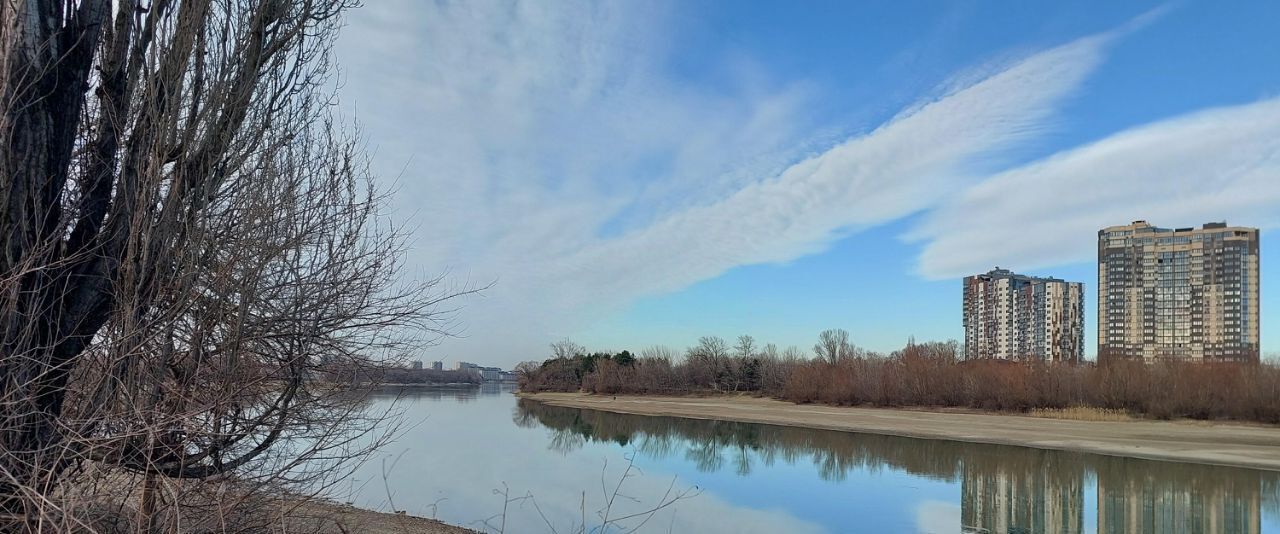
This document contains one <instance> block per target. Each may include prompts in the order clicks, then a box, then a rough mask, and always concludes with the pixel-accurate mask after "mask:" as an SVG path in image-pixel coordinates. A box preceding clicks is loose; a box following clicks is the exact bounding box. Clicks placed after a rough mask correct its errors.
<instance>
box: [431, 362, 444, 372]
mask: <svg viewBox="0 0 1280 534" xmlns="http://www.w3.org/2000/svg"><path fill="white" fill-rule="evenodd" d="M431 370H433V371H443V370H444V362H431Z"/></svg>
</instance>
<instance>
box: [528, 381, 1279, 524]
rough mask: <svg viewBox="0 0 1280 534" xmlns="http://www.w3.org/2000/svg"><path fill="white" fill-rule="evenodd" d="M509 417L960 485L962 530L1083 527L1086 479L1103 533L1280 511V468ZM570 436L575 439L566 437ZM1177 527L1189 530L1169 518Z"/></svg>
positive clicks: (650, 445)
mask: <svg viewBox="0 0 1280 534" xmlns="http://www.w3.org/2000/svg"><path fill="white" fill-rule="evenodd" d="M516 420H517V422H518V423H520V424H522V425H529V424H531V423H530V422H531V421H536V422H537V424H541V425H543V426H546V427H547V428H549V429H551V430H552V431H553V438H552V447H553V448H555V449H556V450H559V451H561V452H567V451H568V450H573V449H576V448H578V447H581V446H582V445H583V444H584V443H586V442H589V441H590V442H605V441H607V442H615V443H623V444H625V443H632V444H633V445H634V446H635V448H636V450H637V451H638V452H639V453H640V454H642V455H644V456H647V457H651V458H665V457H669V456H672V455H675V454H683V455H684V457H686V458H687V459H689V460H690V461H692V462H693V464H694V465H695V466H696V467H697V468H698V469H699V470H702V471H718V470H720V469H723V468H725V467H726V465H729V464H731V465H732V466H733V468H734V470H735V471H736V472H737V473H738V474H739V475H742V476H746V475H749V474H750V473H751V470H752V469H753V467H754V466H755V465H758V464H764V465H766V466H768V465H773V464H774V463H775V462H777V461H783V462H786V463H787V464H793V465H794V464H797V463H800V462H809V463H812V464H813V465H814V467H815V468H816V470H817V472H818V474H819V476H821V477H822V478H823V479H824V480H829V481H841V480H844V479H845V478H846V477H847V476H848V474H849V473H850V472H851V471H854V470H864V471H870V472H877V471H880V470H883V469H891V470H896V471H904V472H906V473H909V474H912V475H916V476H923V477H928V478H933V479H937V480H942V481H947V482H953V483H954V482H959V483H960V484H961V516H962V521H963V523H964V525H965V530H966V531H967V532H1027V533H1033V532H1070V531H1080V530H1083V529H1084V493H1085V492H1084V486H1085V483H1084V481H1085V480H1088V479H1091V478H1096V479H1097V484H1098V492H1097V493H1098V496H1097V497H1098V503H1097V508H1098V512H1099V513H1098V516H1097V522H1098V524H1097V530H1098V532H1165V531H1169V532H1182V531H1186V532H1246V533H1248V532H1258V529H1259V527H1258V525H1259V524H1260V522H1261V519H1260V514H1261V513H1266V514H1267V515H1268V516H1269V517H1272V516H1280V474H1277V473H1271V472H1262V471H1254V470H1249V469H1233V468H1225V467H1215V466H1204V465H1195V464H1180V463H1171V462H1154V461H1147V460H1138V459H1131V458H1113V457H1105V456H1097V455H1090V454H1083V453H1073V452H1066V451H1052V450H1042V449H1033V448H1027V447H1014V446H1007V445H986V444H981V445H979V444H970V443H962V442H955V441H942V440H922V439H912V438H903V437H896V436H885V435H877V434H856V433H851V432H837V431H829V430H815V429H805V428H795V427H785V426H773V425H758V424H751V423H736V422H731V421H713V420H699V419H681V418H673V417H653V416H643V415H629V414H615V413H608V412H600V411H595V410H583V409H577V408H561V407H555V406H548V405H545V404H541V403H538V402H534V401H530V400H526V399H521V400H520V401H519V405H518V407H517V414H516ZM561 434H566V435H571V436H574V439H570V438H569V437H568V436H561ZM1177 522H1181V523H1182V524H1187V525H1191V526H1190V527H1188V528H1189V529H1190V530H1179V529H1177V528H1175V527H1174V526H1173V525H1175V524H1178V523H1177Z"/></svg>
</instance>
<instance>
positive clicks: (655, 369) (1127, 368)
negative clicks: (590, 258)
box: [518, 330, 1280, 423]
mask: <svg viewBox="0 0 1280 534" xmlns="http://www.w3.org/2000/svg"><path fill="white" fill-rule="evenodd" d="M562 344H563V343H562ZM571 348H580V347H577V346H576V345H573V346H572V347H571ZM962 352H963V351H962V350H961V348H960V346H959V344H958V343H956V342H954V341H951V342H926V343H916V342H914V341H910V342H908V343H907V345H906V346H905V347H903V348H902V349H900V350H896V351H893V352H891V353H888V354H881V353H875V352H870V351H866V350H864V349H861V348H859V347H857V346H856V345H854V344H853V343H851V342H850V341H849V338H848V334H847V333H846V332H845V331H843V330H827V331H824V332H822V333H821V334H820V335H819V341H818V343H817V345H815V346H814V349H813V353H812V354H805V353H803V352H801V351H800V350H798V349H796V348H794V347H792V348H788V349H787V350H785V351H782V352H781V353H779V351H778V350H777V348H776V347H775V346H773V345H765V346H764V347H763V348H758V347H757V344H756V342H755V340H754V338H752V337H750V336H741V337H740V338H738V342H737V344H736V345H735V346H734V347H732V348H730V347H729V345H728V343H727V342H725V341H724V340H723V339H721V338H717V337H704V338H701V339H700V340H699V341H698V343H697V344H696V345H694V346H692V347H689V348H688V349H687V350H686V351H685V353H684V357H683V358H682V359H680V360H679V361H677V360H676V358H675V356H676V355H675V352H674V351H672V350H670V349H667V348H663V347H655V348H650V349H646V350H645V351H642V352H641V353H640V357H639V358H636V359H635V360H634V361H633V362H629V363H627V364H621V363H619V362H617V361H615V360H612V359H601V360H597V361H594V362H591V363H592V364H591V366H590V367H589V368H588V367H586V366H584V365H583V364H584V363H585V360H584V359H583V358H582V357H581V354H583V353H585V351H584V350H580V351H578V352H574V351H573V350H569V351H565V350H556V351H553V357H552V358H551V359H549V360H546V361H545V362H543V363H542V364H536V363H526V364H522V365H521V367H519V368H518V371H520V387H521V389H522V390H524V391H529V392H538V391H579V390H583V391H588V392H591V393H603V394H618V393H627V394H691V393H692V394H701V393H732V392H746V393H751V394H757V395H764V396H770V397H775V398H779V399H783V400H788V401H792V402H798V403H808V402H818V403H825V404H836V405H850V406H852V405H870V406H929V407H965V408H974V409H982V410H1000V411H1028V410H1033V409H1042V408H1043V409H1060V408H1071V407H1092V408H1099V409H1107V410H1123V411H1126V412H1129V413H1132V414H1135V415H1139V416H1147V417H1155V418H1162V419H1169V418H1195V419H1235V420H1242V421H1258V422H1266V423H1280V367H1277V366H1275V365H1274V364H1270V363H1263V364H1259V365H1250V364H1230V363H1215V364H1197V363H1173V362H1169V363H1160V364H1155V365H1146V364H1143V363H1141V362H1133V361H1117V362H1112V363H1109V364H1107V365H1100V366H1094V365H1069V364H1052V363H1037V362H1013V361H1005V360H972V361H964V360H963V359H961V357H960V354H961V353H962Z"/></svg>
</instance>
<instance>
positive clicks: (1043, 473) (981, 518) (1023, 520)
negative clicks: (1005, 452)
mask: <svg viewBox="0 0 1280 534" xmlns="http://www.w3.org/2000/svg"><path fill="white" fill-rule="evenodd" d="M1043 452H1044V451H1027V455H1028V456H1029V458H1028V460H1029V462H1026V464H1027V465H1024V466H1021V467H1030V469H1026V468H1023V469H1018V468H1013V469H1011V468H1009V466H1008V465H1002V464H1000V463H994V464H990V463H988V465H983V464H984V463H987V462H980V461H970V459H966V461H965V465H964V477H963V478H962V479H961V482H960V498H961V503H960V519H961V524H962V525H963V532H966V533H974V534H977V533H982V534H987V533H990V534H1005V533H1027V534H1032V533H1036V534H1040V533H1044V534H1050V533H1057V532H1080V527H1081V525H1082V524H1083V523H1084V494H1083V490H1082V485H1083V478H1084V470H1083V467H1082V466H1081V465H1079V464H1078V463H1076V464H1075V465H1074V466H1071V465H1070V464H1067V465H1058V463H1057V462H1053V461H1046V460H1048V458H1049V456H1048V455H1046V454H1042V453H1043ZM1002 460H1008V459H1007V458H1005V459H1002ZM1036 464H1039V465H1036Z"/></svg>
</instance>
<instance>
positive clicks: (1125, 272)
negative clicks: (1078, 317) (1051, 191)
mask: <svg viewBox="0 0 1280 534" xmlns="http://www.w3.org/2000/svg"><path fill="white" fill-rule="evenodd" d="M1258 278H1259V271H1258V229H1257V228H1243V227H1238V226H1227V224H1226V223H1224V222H1223V223H1208V224H1205V225H1204V226H1202V227H1201V228H1177V229H1168V228H1157V227H1155V226H1152V225H1150V224H1148V223H1147V222H1146V221H1134V222H1133V223H1132V224H1129V225H1126V226H1112V227H1108V228H1104V229H1102V230H1100V231H1098V359H1099V361H1105V360H1108V359H1114V358H1132V359H1139V358H1140V359H1142V360H1143V361H1146V362H1152V361H1155V360H1157V359H1164V358H1167V359H1179V360H1189V361H1245V362H1256V361H1258V350H1259V344H1258V343H1259V339H1258V338H1259V336H1258V327H1259V324H1258V318H1259V316H1258V313H1259V311H1258V310H1259V301H1258V295H1259V292H1258V281H1259V280H1258Z"/></svg>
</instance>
